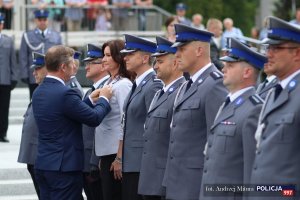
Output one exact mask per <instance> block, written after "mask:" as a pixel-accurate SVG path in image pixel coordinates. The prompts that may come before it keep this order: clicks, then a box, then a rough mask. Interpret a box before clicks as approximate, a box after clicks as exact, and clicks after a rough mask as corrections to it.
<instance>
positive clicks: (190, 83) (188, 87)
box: [185, 79, 193, 92]
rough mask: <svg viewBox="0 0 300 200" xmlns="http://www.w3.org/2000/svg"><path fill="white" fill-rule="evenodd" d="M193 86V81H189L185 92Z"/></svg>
mask: <svg viewBox="0 0 300 200" xmlns="http://www.w3.org/2000/svg"><path fill="white" fill-rule="evenodd" d="M192 84H193V80H192V79H190V80H189V81H188V83H187V84H186V89H185V92H187V91H188V90H189V89H190V87H191V85H192Z"/></svg>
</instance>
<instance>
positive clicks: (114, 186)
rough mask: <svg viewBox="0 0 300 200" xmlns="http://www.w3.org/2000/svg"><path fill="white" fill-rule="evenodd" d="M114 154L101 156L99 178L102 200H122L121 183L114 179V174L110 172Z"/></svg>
mask: <svg viewBox="0 0 300 200" xmlns="http://www.w3.org/2000/svg"><path fill="white" fill-rule="evenodd" d="M115 157H116V154H112V155H106V156H101V161H100V176H101V180H102V190H103V197H104V198H103V199H104V200H122V183H121V181H120V180H116V179H115V178H114V172H113V171H110V167H111V164H112V162H113V161H114V160H115Z"/></svg>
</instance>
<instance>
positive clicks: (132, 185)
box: [122, 172, 143, 200]
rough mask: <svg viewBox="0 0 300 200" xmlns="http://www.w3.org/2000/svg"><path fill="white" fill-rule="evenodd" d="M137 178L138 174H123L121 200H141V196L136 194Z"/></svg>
mask: <svg viewBox="0 0 300 200" xmlns="http://www.w3.org/2000/svg"><path fill="white" fill-rule="evenodd" d="M139 177H140V173H139V172H123V182H122V198H123V200H143V197H142V195H139V194H138V184H139Z"/></svg>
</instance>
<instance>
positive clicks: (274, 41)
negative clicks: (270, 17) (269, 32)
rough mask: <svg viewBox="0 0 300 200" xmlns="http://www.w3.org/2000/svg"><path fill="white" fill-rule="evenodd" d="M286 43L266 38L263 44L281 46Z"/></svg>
mask: <svg viewBox="0 0 300 200" xmlns="http://www.w3.org/2000/svg"><path fill="white" fill-rule="evenodd" d="M284 42H286V41H284V40H274V39H271V38H265V39H263V40H262V41H261V44H274V45H275V44H281V43H284Z"/></svg>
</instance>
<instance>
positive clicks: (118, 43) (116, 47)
mask: <svg viewBox="0 0 300 200" xmlns="http://www.w3.org/2000/svg"><path fill="white" fill-rule="evenodd" d="M106 47H109V49H110V53H111V57H112V59H113V60H114V61H115V62H116V63H118V64H119V65H120V67H119V72H118V74H119V75H120V76H121V77H125V78H128V79H130V80H134V78H135V73H133V72H130V71H128V70H127V68H126V63H125V61H124V57H125V54H122V53H120V51H121V50H122V49H124V48H125V43H124V41H123V40H120V39H116V40H110V41H107V42H105V43H104V44H103V45H102V53H103V55H104V49H105V48H106Z"/></svg>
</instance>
